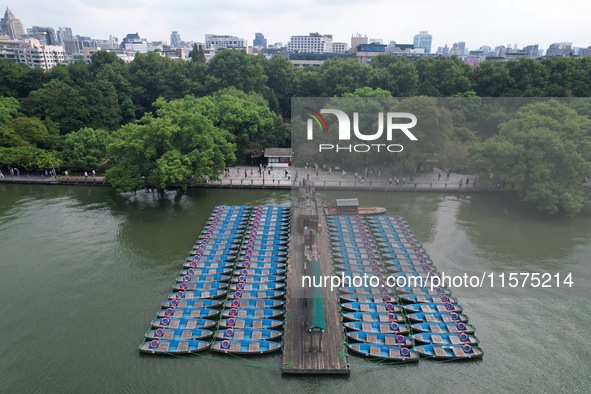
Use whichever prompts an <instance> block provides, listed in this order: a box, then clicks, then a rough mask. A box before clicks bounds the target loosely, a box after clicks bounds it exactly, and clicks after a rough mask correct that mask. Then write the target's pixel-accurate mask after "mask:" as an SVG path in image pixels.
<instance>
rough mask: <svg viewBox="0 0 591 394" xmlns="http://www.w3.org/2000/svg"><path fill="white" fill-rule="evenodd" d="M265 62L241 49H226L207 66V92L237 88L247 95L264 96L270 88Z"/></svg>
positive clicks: (261, 58)
mask: <svg viewBox="0 0 591 394" xmlns="http://www.w3.org/2000/svg"><path fill="white" fill-rule="evenodd" d="M263 62H264V58H263V57H261V56H251V55H248V54H247V53H246V52H245V51H242V50H239V49H224V50H223V51H221V52H219V53H217V54H216V55H215V56H214V57H213V58H212V59H211V60H210V61H209V63H208V64H207V79H206V88H207V92H209V93H214V92H216V91H218V90H221V89H224V88H227V87H235V88H236V89H238V90H242V91H243V92H246V93H249V92H256V93H261V94H263V95H264V94H265V93H266V92H267V91H268V88H267V86H266V84H267V76H266V75H265V72H264V71H265V70H264V67H263Z"/></svg>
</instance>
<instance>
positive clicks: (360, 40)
mask: <svg viewBox="0 0 591 394" xmlns="http://www.w3.org/2000/svg"><path fill="white" fill-rule="evenodd" d="M362 44H369V40H368V38H367V36H362V35H361V34H359V33H357V34H355V35H354V36H351V52H353V53H355V52H357V47H358V46H359V45H362Z"/></svg>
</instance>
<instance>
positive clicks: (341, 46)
mask: <svg viewBox="0 0 591 394" xmlns="http://www.w3.org/2000/svg"><path fill="white" fill-rule="evenodd" d="M332 51H333V52H334V53H347V52H349V44H347V43H346V42H333V43H332Z"/></svg>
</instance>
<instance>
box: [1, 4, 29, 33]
mask: <svg viewBox="0 0 591 394" xmlns="http://www.w3.org/2000/svg"><path fill="white" fill-rule="evenodd" d="M0 33H1V34H2V35H7V36H8V37H10V39H11V40H20V39H22V38H23V37H24V35H25V28H24V27H23V24H22V23H21V21H20V19H16V17H15V16H14V14H13V13H12V11H10V10H9V9H8V7H7V8H6V12H5V13H4V18H2V19H0Z"/></svg>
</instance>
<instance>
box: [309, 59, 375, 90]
mask: <svg viewBox="0 0 591 394" xmlns="http://www.w3.org/2000/svg"><path fill="white" fill-rule="evenodd" d="M369 75H370V69H369V68H368V67H367V66H366V65H364V64H361V63H359V62H358V61H357V60H355V59H340V58H334V59H330V60H327V61H326V62H324V64H323V65H322V66H320V70H318V77H319V80H320V86H321V89H322V90H321V92H322V96H326V97H333V96H342V95H343V94H344V93H352V92H354V91H355V89H358V88H362V87H364V86H369Z"/></svg>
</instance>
